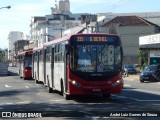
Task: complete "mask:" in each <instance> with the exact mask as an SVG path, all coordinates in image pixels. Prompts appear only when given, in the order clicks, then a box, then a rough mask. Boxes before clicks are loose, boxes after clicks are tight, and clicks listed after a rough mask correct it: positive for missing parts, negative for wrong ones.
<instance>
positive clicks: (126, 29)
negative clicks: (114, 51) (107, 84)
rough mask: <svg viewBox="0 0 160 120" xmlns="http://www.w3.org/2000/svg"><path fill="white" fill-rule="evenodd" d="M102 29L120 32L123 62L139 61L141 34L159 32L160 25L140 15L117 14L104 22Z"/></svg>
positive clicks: (115, 32) (105, 31)
mask: <svg viewBox="0 0 160 120" xmlns="http://www.w3.org/2000/svg"><path fill="white" fill-rule="evenodd" d="M100 31H101V32H103V33H110V34H118V35H119V36H120V38H121V40H122V47H123V56H124V58H123V62H124V63H138V50H139V36H142V35H149V34H154V33H158V32H159V31H160V27H159V26H158V25H156V24H153V23H151V22H149V21H147V20H145V19H143V18H140V17H138V16H117V17H115V18H113V19H112V20H110V21H108V22H106V23H104V24H103V25H102V26H101V27H100Z"/></svg>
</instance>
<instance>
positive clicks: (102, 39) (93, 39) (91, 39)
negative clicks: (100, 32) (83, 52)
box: [77, 36, 107, 42]
mask: <svg viewBox="0 0 160 120" xmlns="http://www.w3.org/2000/svg"><path fill="white" fill-rule="evenodd" d="M77 42H107V38H106V37H96V36H93V37H83V36H81V37H77Z"/></svg>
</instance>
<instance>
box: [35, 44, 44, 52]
mask: <svg viewBox="0 0 160 120" xmlns="http://www.w3.org/2000/svg"><path fill="white" fill-rule="evenodd" d="M42 49H43V45H42V46H40V47H35V48H34V49H33V51H38V50H42Z"/></svg>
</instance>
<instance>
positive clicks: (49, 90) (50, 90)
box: [48, 80, 53, 93]
mask: <svg viewBox="0 0 160 120" xmlns="http://www.w3.org/2000/svg"><path fill="white" fill-rule="evenodd" d="M48 92H49V93H53V89H52V88H51V87H50V84H49V80H48Z"/></svg>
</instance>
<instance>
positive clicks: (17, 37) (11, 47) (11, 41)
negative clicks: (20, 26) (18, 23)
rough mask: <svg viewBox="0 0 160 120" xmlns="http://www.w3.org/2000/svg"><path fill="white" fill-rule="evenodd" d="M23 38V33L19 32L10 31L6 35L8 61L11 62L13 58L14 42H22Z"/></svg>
mask: <svg viewBox="0 0 160 120" xmlns="http://www.w3.org/2000/svg"><path fill="white" fill-rule="evenodd" d="M23 37H24V34H23V32H20V31H11V32H10V33H9V35H8V41H9V49H8V51H9V54H8V57H9V58H8V59H9V60H12V59H13V56H14V42H16V41H17V40H22V39H23Z"/></svg>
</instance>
